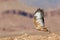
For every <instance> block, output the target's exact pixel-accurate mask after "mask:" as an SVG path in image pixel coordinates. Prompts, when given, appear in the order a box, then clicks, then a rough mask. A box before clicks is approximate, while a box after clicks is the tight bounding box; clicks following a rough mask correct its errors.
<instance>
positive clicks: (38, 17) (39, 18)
mask: <svg viewBox="0 0 60 40" xmlns="http://www.w3.org/2000/svg"><path fill="white" fill-rule="evenodd" d="M34 25H35V28H36V29H37V30H39V31H44V32H49V31H48V29H47V28H46V27H45V23H44V11H43V10H42V9H40V8H39V9H37V10H36V11H35V14H34Z"/></svg>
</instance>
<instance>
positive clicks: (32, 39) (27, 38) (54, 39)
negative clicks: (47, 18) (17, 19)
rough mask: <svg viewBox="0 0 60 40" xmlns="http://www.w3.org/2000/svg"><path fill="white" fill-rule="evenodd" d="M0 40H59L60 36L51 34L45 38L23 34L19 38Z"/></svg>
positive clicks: (3, 39)
mask: <svg viewBox="0 0 60 40" xmlns="http://www.w3.org/2000/svg"><path fill="white" fill-rule="evenodd" d="M0 40H60V36H59V35H57V34H55V33H51V34H49V35H47V36H42V35H30V34H27V33H24V34H22V35H20V36H11V37H2V38H0Z"/></svg>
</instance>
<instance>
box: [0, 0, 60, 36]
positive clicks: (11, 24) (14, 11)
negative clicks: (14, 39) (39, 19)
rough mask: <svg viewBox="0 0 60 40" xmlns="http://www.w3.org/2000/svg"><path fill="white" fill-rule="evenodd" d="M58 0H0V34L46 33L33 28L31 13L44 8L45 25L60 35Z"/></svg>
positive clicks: (59, 6) (59, 2) (59, 0)
mask: <svg viewBox="0 0 60 40" xmlns="http://www.w3.org/2000/svg"><path fill="white" fill-rule="evenodd" d="M59 4H60V0H0V36H7V35H16V34H17V35H19V34H22V33H24V32H27V33H29V34H41V35H47V34H48V33H47V32H41V31H38V30H36V29H35V27H34V23H33V14H34V12H35V11H36V10H37V8H41V9H43V10H44V16H45V26H46V27H47V28H48V29H49V30H50V31H51V32H52V33H53V32H54V33H57V34H59V35H60V5H59Z"/></svg>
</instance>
